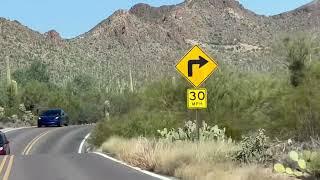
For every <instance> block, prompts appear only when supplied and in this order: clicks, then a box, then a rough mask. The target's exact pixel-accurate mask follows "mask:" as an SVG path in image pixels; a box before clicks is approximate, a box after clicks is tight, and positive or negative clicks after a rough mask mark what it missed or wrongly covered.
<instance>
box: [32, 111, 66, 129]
mask: <svg viewBox="0 0 320 180" xmlns="http://www.w3.org/2000/svg"><path fill="white" fill-rule="evenodd" d="M63 125H65V126H68V125H69V118H68V115H67V113H65V112H64V110H63V109H49V110H46V111H43V112H42V113H41V114H40V116H39V118H38V127H42V126H58V127H61V126H63Z"/></svg>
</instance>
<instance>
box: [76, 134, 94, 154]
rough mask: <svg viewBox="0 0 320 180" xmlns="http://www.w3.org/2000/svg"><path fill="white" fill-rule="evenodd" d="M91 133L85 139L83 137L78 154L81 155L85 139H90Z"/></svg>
mask: <svg viewBox="0 0 320 180" xmlns="http://www.w3.org/2000/svg"><path fill="white" fill-rule="evenodd" d="M90 135H91V133H89V134H87V135H86V137H84V139H83V140H82V141H81V144H80V146H79V150H78V153H79V154H81V153H82V149H83V146H84V143H85V142H86V141H87V139H88V138H89V137H90Z"/></svg>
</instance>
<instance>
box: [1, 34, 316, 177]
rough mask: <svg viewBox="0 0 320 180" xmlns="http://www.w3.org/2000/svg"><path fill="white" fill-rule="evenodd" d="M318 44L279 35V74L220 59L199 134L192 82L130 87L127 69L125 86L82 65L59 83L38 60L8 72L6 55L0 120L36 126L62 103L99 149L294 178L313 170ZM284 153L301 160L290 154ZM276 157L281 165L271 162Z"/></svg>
mask: <svg viewBox="0 0 320 180" xmlns="http://www.w3.org/2000/svg"><path fill="white" fill-rule="evenodd" d="M319 46H320V45H319V43H318V41H314V40H312V38H308V37H304V36H297V37H295V38H292V37H286V38H282V39H281V41H279V42H277V43H275V48H274V49H275V51H274V53H276V54H278V57H279V61H278V62H279V66H283V67H284V68H283V69H282V71H280V72H247V71H239V70H236V69H234V68H232V67H230V66H227V65H220V67H219V70H218V71H217V72H216V73H215V74H214V76H213V77H212V78H210V79H209V80H208V81H207V82H206V84H205V87H206V88H207V89H208V93H209V94H208V103H209V104H208V109H206V110H204V111H201V112H200V114H199V115H200V119H201V121H202V122H203V127H202V130H201V133H202V134H201V139H200V141H199V142H198V141H197V140H196V136H195V127H194V119H195V114H194V112H193V111H189V110H187V108H186V91H187V89H188V88H189V87H190V86H189V85H188V84H187V82H186V81H185V80H184V79H182V78H177V77H164V78H163V79H162V80H158V81H152V82H146V83H145V85H144V86H142V87H140V88H136V87H133V84H134V83H133V80H132V79H133V77H132V74H131V73H130V71H129V72H128V78H127V79H128V80H127V81H126V83H125V85H124V86H123V85H121V84H122V83H118V86H114V87H111V88H102V87H105V86H101V84H99V83H98V81H96V80H95V79H94V78H93V77H91V76H90V75H87V74H86V73H83V74H75V75H74V76H73V77H70V78H69V81H67V82H63V83H61V84H59V85H57V84H55V83H52V81H51V77H50V75H49V73H48V68H47V65H46V64H42V63H40V62H39V61H37V60H36V59H35V60H34V61H33V62H32V63H31V65H30V66H29V68H26V69H18V70H15V71H14V72H12V71H11V65H10V57H8V58H7V59H6V64H7V69H6V77H3V78H1V79H0V120H1V122H2V123H3V124H8V123H11V124H17V123H21V124H27V125H34V124H35V123H36V115H37V114H38V113H39V112H40V111H41V109H43V108H54V107H60V108H63V109H64V110H65V111H66V112H67V113H68V114H69V116H70V120H71V123H72V124H84V123H96V127H95V129H94V130H93V132H92V135H91V138H90V143H91V144H92V145H93V146H95V147H96V148H98V149H100V150H101V151H102V152H104V153H109V154H111V155H112V156H115V157H117V158H119V159H121V160H123V161H125V162H127V163H129V164H131V165H134V166H138V167H140V168H143V169H146V170H150V171H154V172H157V173H160V174H165V175H170V176H176V177H179V178H182V179H187V180H189V179H190V180H198V179H212V177H215V178H216V177H219V179H292V178H295V177H296V174H293V173H291V174H290V171H289V170H288V172H287V169H288V168H291V170H292V171H293V172H295V173H298V175H299V177H311V178H314V177H319V176H320V173H319V172H320V170H319V162H320V160H319V159H320V158H319V157H320V156H319V153H318V152H319V150H320V139H319V132H320V119H319V118H320V57H319V50H320V48H319ZM275 62H277V61H275ZM280 62H282V63H281V64H280ZM306 150H307V151H309V152H310V153H311V154H312V157H309V156H307V155H305V152H304V151H306ZM291 151H294V152H297V154H299V159H298V161H297V162H299V160H305V162H306V168H304V169H302V168H301V167H300V166H299V165H296V164H297V163H296V161H294V162H292V160H291V159H290V157H288V153H290V152H291ZM300 156H301V158H300ZM295 160H297V159H295ZM276 163H278V164H277V166H276V169H277V172H279V173H275V172H273V170H272V167H273V165H274V164H276ZM300 163H301V161H300ZM279 164H280V165H279ZM282 167H283V168H282ZM283 169H285V170H284V171H283ZM296 171H298V172H296ZM299 173H302V174H299Z"/></svg>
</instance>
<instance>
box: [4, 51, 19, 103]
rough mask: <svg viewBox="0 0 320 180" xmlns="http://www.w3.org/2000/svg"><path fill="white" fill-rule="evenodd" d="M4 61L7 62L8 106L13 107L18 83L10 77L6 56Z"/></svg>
mask: <svg viewBox="0 0 320 180" xmlns="http://www.w3.org/2000/svg"><path fill="white" fill-rule="evenodd" d="M6 63H7V92H8V97H9V102H8V104H9V106H10V107H13V106H14V104H15V103H16V99H17V98H16V97H17V94H18V83H17V82H16V81H15V80H13V79H12V78H11V69H10V62H9V58H8V57H6Z"/></svg>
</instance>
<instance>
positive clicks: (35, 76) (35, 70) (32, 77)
mask: <svg viewBox="0 0 320 180" xmlns="http://www.w3.org/2000/svg"><path fill="white" fill-rule="evenodd" d="M13 78H14V79H16V80H17V82H18V83H19V84H22V85H25V84H27V83H28V82H30V81H38V82H42V83H49V80H50V75H49V72H48V66H47V65H46V64H43V63H42V62H40V61H38V60H34V61H33V63H32V64H31V65H30V67H29V68H27V69H18V70H16V71H15V72H14V73H13Z"/></svg>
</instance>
